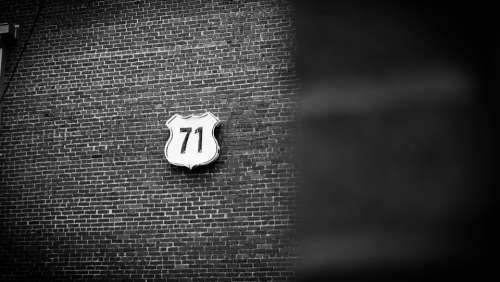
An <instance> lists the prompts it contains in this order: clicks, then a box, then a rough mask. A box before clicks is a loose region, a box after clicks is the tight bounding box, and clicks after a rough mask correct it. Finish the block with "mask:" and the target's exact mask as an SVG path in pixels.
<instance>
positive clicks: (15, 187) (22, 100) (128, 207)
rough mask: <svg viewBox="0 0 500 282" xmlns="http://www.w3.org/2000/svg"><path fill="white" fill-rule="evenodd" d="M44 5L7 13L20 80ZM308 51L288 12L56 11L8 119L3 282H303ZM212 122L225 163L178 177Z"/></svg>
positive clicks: (19, 82)
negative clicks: (181, 155) (299, 269)
mask: <svg viewBox="0 0 500 282" xmlns="http://www.w3.org/2000/svg"><path fill="white" fill-rule="evenodd" d="M37 2H38V1H27V0H26V1H17V0H16V1H0V22H9V23H18V24H20V25H21V27H20V32H21V34H20V40H19V41H18V43H17V45H14V46H11V47H10V48H9V51H10V54H9V60H8V63H7V69H6V71H7V77H8V76H9V75H10V72H11V71H12V69H13V66H14V63H15V60H16V58H17V57H18V54H19V52H20V50H21V47H22V46H23V44H24V43H25V42H26V37H27V35H28V31H29V29H30V27H31V23H32V21H33V18H34V16H35V14H36V10H37ZM293 50H294V22H293V9H292V6H291V5H290V3H288V2H281V1H280V2H276V1H159V0H158V1H100V0H99V1H76V0H73V1H63V0H58V1H50V0H47V1H45V6H44V8H43V11H42V13H41V15H40V19H39V21H38V24H37V26H36V27H35V29H34V32H33V35H32V38H31V40H30V42H29V45H28V46H27V49H26V51H25V53H24V56H23V58H22V60H21V61H20V63H19V68H18V70H17V73H16V74H15V76H14V79H13V80H12V82H11V84H10V88H9V91H8V93H7V94H6V96H5V97H4V99H3V100H2V105H1V106H2V111H1V113H2V117H1V139H0V142H1V145H0V158H1V178H0V185H1V187H0V204H1V207H0V209H1V213H0V224H1V225H0V229H1V230H0V241H1V244H0V257H2V259H3V261H2V263H1V266H0V270H1V274H0V280H2V281H3V280H9V279H11V280H15V279H22V278H24V279H30V280H32V281H37V280H64V281H68V280H94V279H95V280H103V281H107V280H133V279H134V280H135V279H138V280H141V279H144V280H145V279H147V280H150V279H151V280H154V279H159V280H160V279H162V281H164V280H165V279H168V281H177V280H180V281H212V280H213V281H243V280H244V281H255V280H262V281H274V280H289V279H290V278H291V277H292V276H293V275H294V273H293V265H294V260H295V252H294V246H293V241H294V220H293V218H294V215H293V211H294V185H295V181H294V168H293V165H292V161H291V160H292V156H291V155H292V150H291V143H290V140H289V139H290V138H289V137H290V128H291V127H290V124H291V122H292V121H293V119H294V114H293V113H294V106H295V102H294V101H295V100H294V97H295V93H296V83H295V72H294V60H293ZM204 111H211V112H212V113H214V114H215V115H216V116H218V117H219V119H220V120H221V121H222V124H221V126H220V127H219V128H218V130H217V131H216V136H217V139H218V141H219V143H220V145H221V155H220V158H219V159H218V160H217V161H216V162H215V163H213V164H211V165H209V166H206V167H201V168H197V169H194V170H193V171H189V170H188V169H185V168H179V167H174V166H172V165H170V164H168V162H167V161H166V159H165V157H164V155H163V149H164V145H165V142H166V141H167V139H168V134H169V133H168V130H167V127H166V126H165V122H166V121H167V119H168V118H169V117H171V116H172V115H174V114H175V113H179V114H183V115H187V114H193V113H202V112H204Z"/></svg>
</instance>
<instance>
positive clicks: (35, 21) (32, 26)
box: [0, 0, 45, 102]
mask: <svg viewBox="0 0 500 282" xmlns="http://www.w3.org/2000/svg"><path fill="white" fill-rule="evenodd" d="M44 3H45V0H40V1H39V2H38V10H37V12H36V16H35V19H34V20H33V23H32V24H31V29H30V32H29V34H28V37H27V38H26V42H25V43H24V45H23V48H22V49H21V52H20V53H19V56H18V57H17V60H16V63H15V65H14V69H13V70H12V72H11V73H10V76H9V79H8V80H7V83H6V84H5V88H4V89H3V92H2V96H0V102H1V101H2V100H3V97H4V96H5V94H6V93H7V90H8V89H9V85H10V82H11V81H12V78H13V77H14V75H15V74H16V71H17V67H18V66H19V62H20V61H21V59H22V58H23V55H24V51H25V50H26V47H27V46H28V44H29V41H30V39H31V35H33V31H34V30H35V26H36V24H37V22H38V18H39V17H40V14H41V12H42V9H43V6H44Z"/></svg>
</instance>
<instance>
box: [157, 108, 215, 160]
mask: <svg viewBox="0 0 500 282" xmlns="http://www.w3.org/2000/svg"><path fill="white" fill-rule="evenodd" d="M219 123H220V121H219V119H217V117H216V116H214V115H213V114H212V113H210V112H206V113H204V114H202V115H190V116H186V117H184V116H181V115H178V114H175V115H174V116H173V117H171V118H170V119H169V120H168V121H167V127H168V129H169V130H170V137H169V138H168V141H167V144H166V145H165V157H166V158H167V160H168V162H169V163H171V164H173V165H177V166H185V167H188V168H189V169H192V168H193V167H195V166H200V165H206V164H209V163H211V162H213V161H215V160H216V159H217V157H219V144H218V143H217V139H215V136H214V130H215V128H216V127H217V125H218V124H219Z"/></svg>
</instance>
